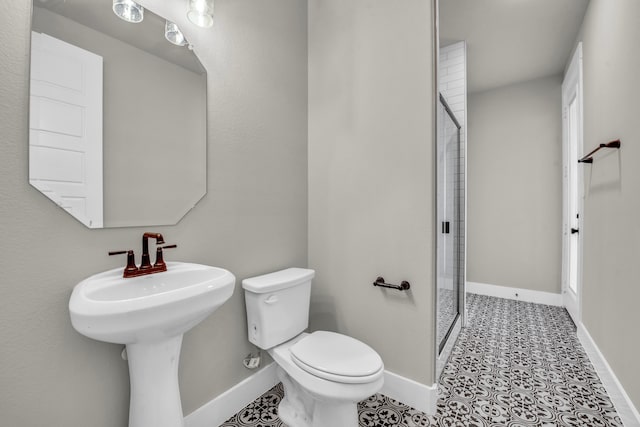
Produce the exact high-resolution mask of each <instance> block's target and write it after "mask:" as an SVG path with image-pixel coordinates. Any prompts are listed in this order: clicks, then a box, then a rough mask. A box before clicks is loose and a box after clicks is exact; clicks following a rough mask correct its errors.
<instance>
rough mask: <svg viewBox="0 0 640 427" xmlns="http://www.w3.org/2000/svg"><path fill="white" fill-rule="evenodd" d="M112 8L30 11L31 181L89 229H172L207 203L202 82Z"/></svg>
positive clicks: (147, 25)
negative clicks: (187, 214)
mask: <svg viewBox="0 0 640 427" xmlns="http://www.w3.org/2000/svg"><path fill="white" fill-rule="evenodd" d="M111 7H112V2H111V1H109V0H106V1H100V2H96V1H95V0H33V20H32V43H31V45H32V47H31V85H30V118H29V182H30V183H31V185H32V186H34V187H35V188H37V189H38V190H40V192H41V193H42V194H43V195H45V196H46V197H48V198H49V199H51V200H52V201H53V202H55V203H56V204H58V206H60V207H62V208H63V209H65V210H66V211H67V212H69V213H70V214H71V215H72V216H74V217H75V218H76V219H78V220H79V221H80V222H82V223H83V224H85V225H86V226H87V227H90V228H103V227H129V226H151V225H170V224H176V223H177V222H178V221H180V219H181V218H182V217H183V216H184V215H185V214H186V213H187V212H188V211H189V210H191V209H192V208H193V207H194V206H195V205H196V204H197V203H198V201H199V200H200V199H201V198H202V197H203V196H204V195H205V193H206V173H207V165H206V149H207V148H206V147H207V141H206V138H207V114H206V110H207V108H206V103H207V99H206V97H207V87H206V71H205V69H204V67H203V66H202V64H201V63H200V61H199V60H198V58H197V57H196V55H195V54H194V52H193V50H192V49H191V47H190V46H189V45H188V44H187V45H185V46H177V45H174V44H171V43H169V41H168V40H167V39H165V23H166V21H165V19H164V18H162V17H160V16H158V15H155V14H154V13H152V12H151V11H150V10H148V9H145V11H144V20H143V21H142V22H140V23H137V24H133V23H129V22H126V21H124V20H122V19H120V18H119V17H118V16H116V15H115V14H114V13H113V11H112V9H111Z"/></svg>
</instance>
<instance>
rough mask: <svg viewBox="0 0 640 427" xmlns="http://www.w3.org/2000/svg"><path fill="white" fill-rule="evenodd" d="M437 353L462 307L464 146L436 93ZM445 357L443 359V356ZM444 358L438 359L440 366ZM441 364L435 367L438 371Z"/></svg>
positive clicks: (451, 337)
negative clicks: (437, 99) (437, 101)
mask: <svg viewBox="0 0 640 427" xmlns="http://www.w3.org/2000/svg"><path fill="white" fill-rule="evenodd" d="M437 135H438V138H437V157H438V163H437V169H438V171H437V188H438V190H437V193H438V196H437V197H438V200H437V220H438V223H437V224H438V230H437V231H438V238H437V292H436V308H437V309H436V315H437V317H436V347H437V356H438V358H439V359H440V356H441V355H442V356H443V357H442V358H443V359H446V357H447V355H446V354H445V355H443V354H442V353H443V350H444V349H445V346H446V344H447V343H448V342H453V341H455V339H456V338H457V337H456V336H455V335H456V333H455V331H456V330H457V331H459V327H458V328H457V329H456V326H457V322H458V320H459V319H460V317H461V313H462V312H463V309H464V303H463V298H464V277H465V275H464V252H465V251H464V211H465V199H464V198H465V193H464V169H465V168H464V151H463V150H464V148H463V147H462V144H461V138H460V124H459V122H458V120H457V119H456V117H455V115H454V113H453V112H452V111H451V109H450V108H449V106H448V104H447V102H446V100H445V98H444V97H443V96H442V95H440V102H439V104H438V132H437ZM444 361H446V360H444ZM444 361H442V362H441V363H440V365H441V366H442V365H443V364H444ZM440 370H441V367H438V372H437V374H439V373H440V372H439V371H440Z"/></svg>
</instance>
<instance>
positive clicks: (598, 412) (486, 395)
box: [223, 294, 622, 427]
mask: <svg viewBox="0 0 640 427" xmlns="http://www.w3.org/2000/svg"><path fill="white" fill-rule="evenodd" d="M467 302H468V315H469V327H468V328H466V329H463V331H462V332H461V333H460V336H459V338H458V342H457V343H456V345H455V347H454V349H453V352H452V354H451V357H450V358H449V361H448V362H447V365H446V366H445V368H444V371H443V373H442V377H441V378H440V386H439V390H438V392H439V395H440V398H439V400H438V412H437V414H436V415H435V416H428V415H426V414H424V413H422V412H420V411H417V410H415V409H413V408H410V407H409V406H407V405H404V404H402V403H400V402H397V401H395V400H393V399H390V398H388V397H386V396H383V395H381V394H377V395H374V396H371V397H370V398H369V399H367V400H365V401H362V402H360V404H359V405H358V412H359V421H360V426H361V427H391V426H399V427H417V426H446V427H453V426H460V427H463V426H490V427H498V426H512V427H516V426H588V427H597V426H622V422H621V421H620V418H619V416H618V414H617V413H616V411H615V409H614V407H613V405H612V403H611V401H610V399H609V397H608V396H607V393H606V391H605V389H604V387H603V386H602V383H601V382H600V379H599V378H598V376H597V374H596V372H595V371H594V369H593V366H592V365H591V363H590V362H589V359H588V357H587V355H586V353H585V351H584V349H583V348H582V346H581V345H580V343H579V341H578V338H577V336H576V331H575V326H574V324H573V323H572V321H571V319H570V318H569V315H568V314H567V312H566V311H565V310H564V309H562V308H558V307H552V306H546V305H539V304H531V303H524V302H519V301H512V300H506V299H501V298H492V297H487V296H481V295H474V294H469V295H468V296H467ZM282 395H283V391H282V386H281V385H280V384H279V385H277V386H276V387H274V388H273V389H271V390H269V391H268V392H266V393H265V394H264V395H262V396H261V397H259V398H258V399H256V400H255V401H254V402H253V403H251V404H250V405H248V406H247V407H246V408H244V409H243V410H242V411H240V412H239V413H238V414H236V415H235V416H233V417H232V418H231V419H229V420H228V421H227V422H225V423H224V424H223V426H224V427H242V426H254V427H276V426H284V424H283V423H282V421H280V419H279V418H278V416H277V406H278V403H279V402H280V399H281V398H282ZM331 427H339V426H331Z"/></svg>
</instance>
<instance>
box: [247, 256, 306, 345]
mask: <svg viewBox="0 0 640 427" xmlns="http://www.w3.org/2000/svg"><path fill="white" fill-rule="evenodd" d="M314 275H315V271H313V270H309V269H306V268H288V269H286V270H281V271H276V272H275V273H269V274H265V275H262V276H257V277H251V278H249V279H244V280H243V281H242V288H243V289H244V298H245V302H246V304H247V327H248V332H249V341H251V342H252V343H253V344H255V345H257V346H258V347H260V348H262V349H264V350H267V349H270V348H271V347H275V346H277V345H278V344H282V343H283V342H286V341H289V340H290V339H292V338H294V337H295V336H296V335H298V334H300V333H301V332H302V331H304V330H305V329H307V327H308V326H309V299H310V297H311V279H313V276H314Z"/></svg>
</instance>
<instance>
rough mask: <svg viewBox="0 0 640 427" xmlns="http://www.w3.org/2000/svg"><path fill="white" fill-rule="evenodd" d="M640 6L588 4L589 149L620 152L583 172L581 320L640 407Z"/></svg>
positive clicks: (600, 0)
mask: <svg viewBox="0 0 640 427" xmlns="http://www.w3.org/2000/svg"><path fill="white" fill-rule="evenodd" d="M639 16H640V2H637V1H635V0H621V1H615V2H612V1H609V0H591V3H590V5H589V9H588V10H587V14H586V16H585V20H584V23H583V28H582V34H583V36H582V40H583V58H584V63H583V69H584V148H585V151H590V150H591V149H592V148H595V147H596V146H597V145H598V144H600V143H603V142H608V141H610V140H613V139H617V138H620V139H621V141H622V147H621V149H620V150H610V151H609V152H605V153H603V154H598V155H597V157H596V159H595V160H594V162H593V164H592V165H584V166H583V167H584V178H585V183H586V185H585V188H586V195H585V200H584V223H583V226H582V230H581V235H582V236H583V238H584V253H583V277H582V286H583V288H582V289H583V292H582V304H583V306H582V321H583V323H584V325H585V326H586V328H587V330H588V331H589V333H590V334H591V336H592V337H593V339H594V340H595V342H596V344H597V345H598V347H599V348H600V350H601V352H602V354H603V355H604V357H605V358H606V359H607V361H608V363H609V365H610V366H611V368H612V369H613V371H614V372H615V374H616V376H617V377H618V379H619V380H620V382H621V383H622V386H623V387H624V388H625V390H626V391H627V393H628V395H629V397H630V398H631V400H632V401H633V403H634V405H635V406H636V408H638V407H640V370H639V369H638V353H639V352H640V345H639V344H638V339H637V338H638V325H640V312H639V311H638V301H640V286H638V277H640V263H639V262H638V254H640V227H638V218H639V217H640V197H639V195H640V168H638V165H637V161H638V159H640V127H639V126H638V118H639V117H640V104H639V103H638V99H640V83H639V82H638V69H640V54H638V41H640V26H639V25H638V17H639Z"/></svg>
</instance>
